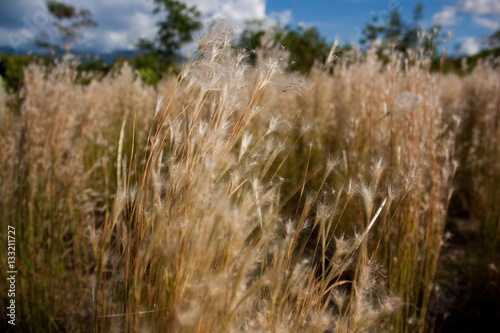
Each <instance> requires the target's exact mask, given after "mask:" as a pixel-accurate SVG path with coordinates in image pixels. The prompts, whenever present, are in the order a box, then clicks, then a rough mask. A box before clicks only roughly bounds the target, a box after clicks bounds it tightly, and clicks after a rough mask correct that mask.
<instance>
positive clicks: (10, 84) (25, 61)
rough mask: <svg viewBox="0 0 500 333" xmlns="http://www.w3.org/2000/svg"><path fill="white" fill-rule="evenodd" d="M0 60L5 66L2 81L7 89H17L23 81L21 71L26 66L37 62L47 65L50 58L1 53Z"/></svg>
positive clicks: (12, 90)
mask: <svg viewBox="0 0 500 333" xmlns="http://www.w3.org/2000/svg"><path fill="white" fill-rule="evenodd" d="M0 61H2V64H3V66H4V68H5V75H4V77H3V79H4V80H3V81H5V85H6V88H7V91H11V92H14V91H17V90H18V89H19V88H20V87H21V86H22V83H23V71H24V68H25V67H26V66H28V65H29V64H31V63H39V64H43V65H45V66H48V65H49V64H50V63H51V59H50V58H49V57H47V56H43V55H35V54H28V55H14V54H1V55H0Z"/></svg>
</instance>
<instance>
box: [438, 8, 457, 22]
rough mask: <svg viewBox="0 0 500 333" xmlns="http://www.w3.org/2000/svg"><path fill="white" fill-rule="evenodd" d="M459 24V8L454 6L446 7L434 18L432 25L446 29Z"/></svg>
mask: <svg viewBox="0 0 500 333" xmlns="http://www.w3.org/2000/svg"><path fill="white" fill-rule="evenodd" d="M456 22H457V8H456V7H454V6H445V7H444V8H443V10H442V11H440V12H437V13H436V14H434V16H432V23H433V24H439V25H442V26H444V27H446V26H451V25H455V24H456Z"/></svg>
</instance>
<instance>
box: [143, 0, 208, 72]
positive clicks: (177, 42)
mask: <svg viewBox="0 0 500 333" xmlns="http://www.w3.org/2000/svg"><path fill="white" fill-rule="evenodd" d="M154 2H155V3H156V8H155V10H154V13H155V14H156V13H160V12H165V13H166V15H167V16H166V18H165V19H164V20H162V21H160V22H158V24H157V25H158V32H157V34H156V37H155V38H154V39H153V40H147V39H140V40H139V42H138V46H139V48H140V49H142V50H144V51H147V52H150V53H155V54H156V55H157V56H158V58H159V59H160V60H161V61H163V62H167V63H168V64H169V65H171V64H172V63H174V62H176V61H178V60H179V58H180V54H179V51H180V49H181V47H182V46H183V45H184V44H186V43H188V42H191V41H192V40H193V36H192V34H193V33H194V32H195V31H197V30H199V29H201V27H202V23H201V22H200V21H199V18H200V16H201V13H200V12H199V11H198V10H197V9H196V7H195V6H192V7H188V6H187V5H186V4H184V3H182V2H180V1H176V0H154Z"/></svg>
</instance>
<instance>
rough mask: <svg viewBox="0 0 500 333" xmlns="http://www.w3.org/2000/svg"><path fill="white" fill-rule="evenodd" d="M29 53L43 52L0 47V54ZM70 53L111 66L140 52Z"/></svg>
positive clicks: (79, 51)
mask: <svg viewBox="0 0 500 333" xmlns="http://www.w3.org/2000/svg"><path fill="white" fill-rule="evenodd" d="M29 53H36V54H44V53H43V52H32V51H28V50H20V49H17V50H16V49H14V48H12V47H9V46H0V54H15V55H27V54H29ZM72 53H73V54H74V55H75V56H76V57H78V58H80V59H81V61H83V62H85V61H88V60H94V59H101V60H102V61H104V62H105V63H106V64H112V63H113V62H114V61H115V60H116V59H132V58H135V57H136V56H137V55H138V54H139V53H140V51H138V50H115V51H113V52H110V53H99V52H89V51H82V50H74V51H72Z"/></svg>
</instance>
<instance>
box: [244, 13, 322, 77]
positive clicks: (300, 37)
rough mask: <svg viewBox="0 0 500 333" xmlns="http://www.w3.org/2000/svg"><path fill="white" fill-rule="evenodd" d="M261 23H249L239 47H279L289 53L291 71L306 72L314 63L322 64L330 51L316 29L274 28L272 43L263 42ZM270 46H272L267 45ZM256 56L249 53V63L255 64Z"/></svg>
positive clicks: (254, 48) (263, 31)
mask: <svg viewBox="0 0 500 333" xmlns="http://www.w3.org/2000/svg"><path fill="white" fill-rule="evenodd" d="M263 25H264V24H263V22H262V21H253V22H249V27H248V28H247V29H245V30H244V31H243V33H242V34H241V37H240V42H239V46H240V47H243V48H246V49H247V50H248V51H253V50H256V49H260V48H269V46H274V47H275V46H280V47H283V48H284V49H286V50H287V51H289V52H290V61H289V66H290V69H291V70H298V71H300V72H302V73H306V72H308V71H309V70H310V69H311V68H312V66H313V65H314V62H315V61H320V62H324V61H325V60H326V58H327V56H328V52H329V51H330V45H329V44H328V43H327V42H326V39H325V37H322V36H321V35H320V32H319V31H318V29H317V28H316V27H311V28H307V29H306V28H303V27H298V28H297V29H296V30H294V29H292V28H291V26H290V25H287V26H285V27H280V26H279V25H277V26H275V27H274V36H273V40H272V41H264V40H263V37H264V35H265V34H266V30H265V28H264V26H263ZM269 42H270V44H272V45H268V44H269ZM255 61H256V55H255V53H253V52H252V53H251V57H250V62H251V63H252V64H255Z"/></svg>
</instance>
